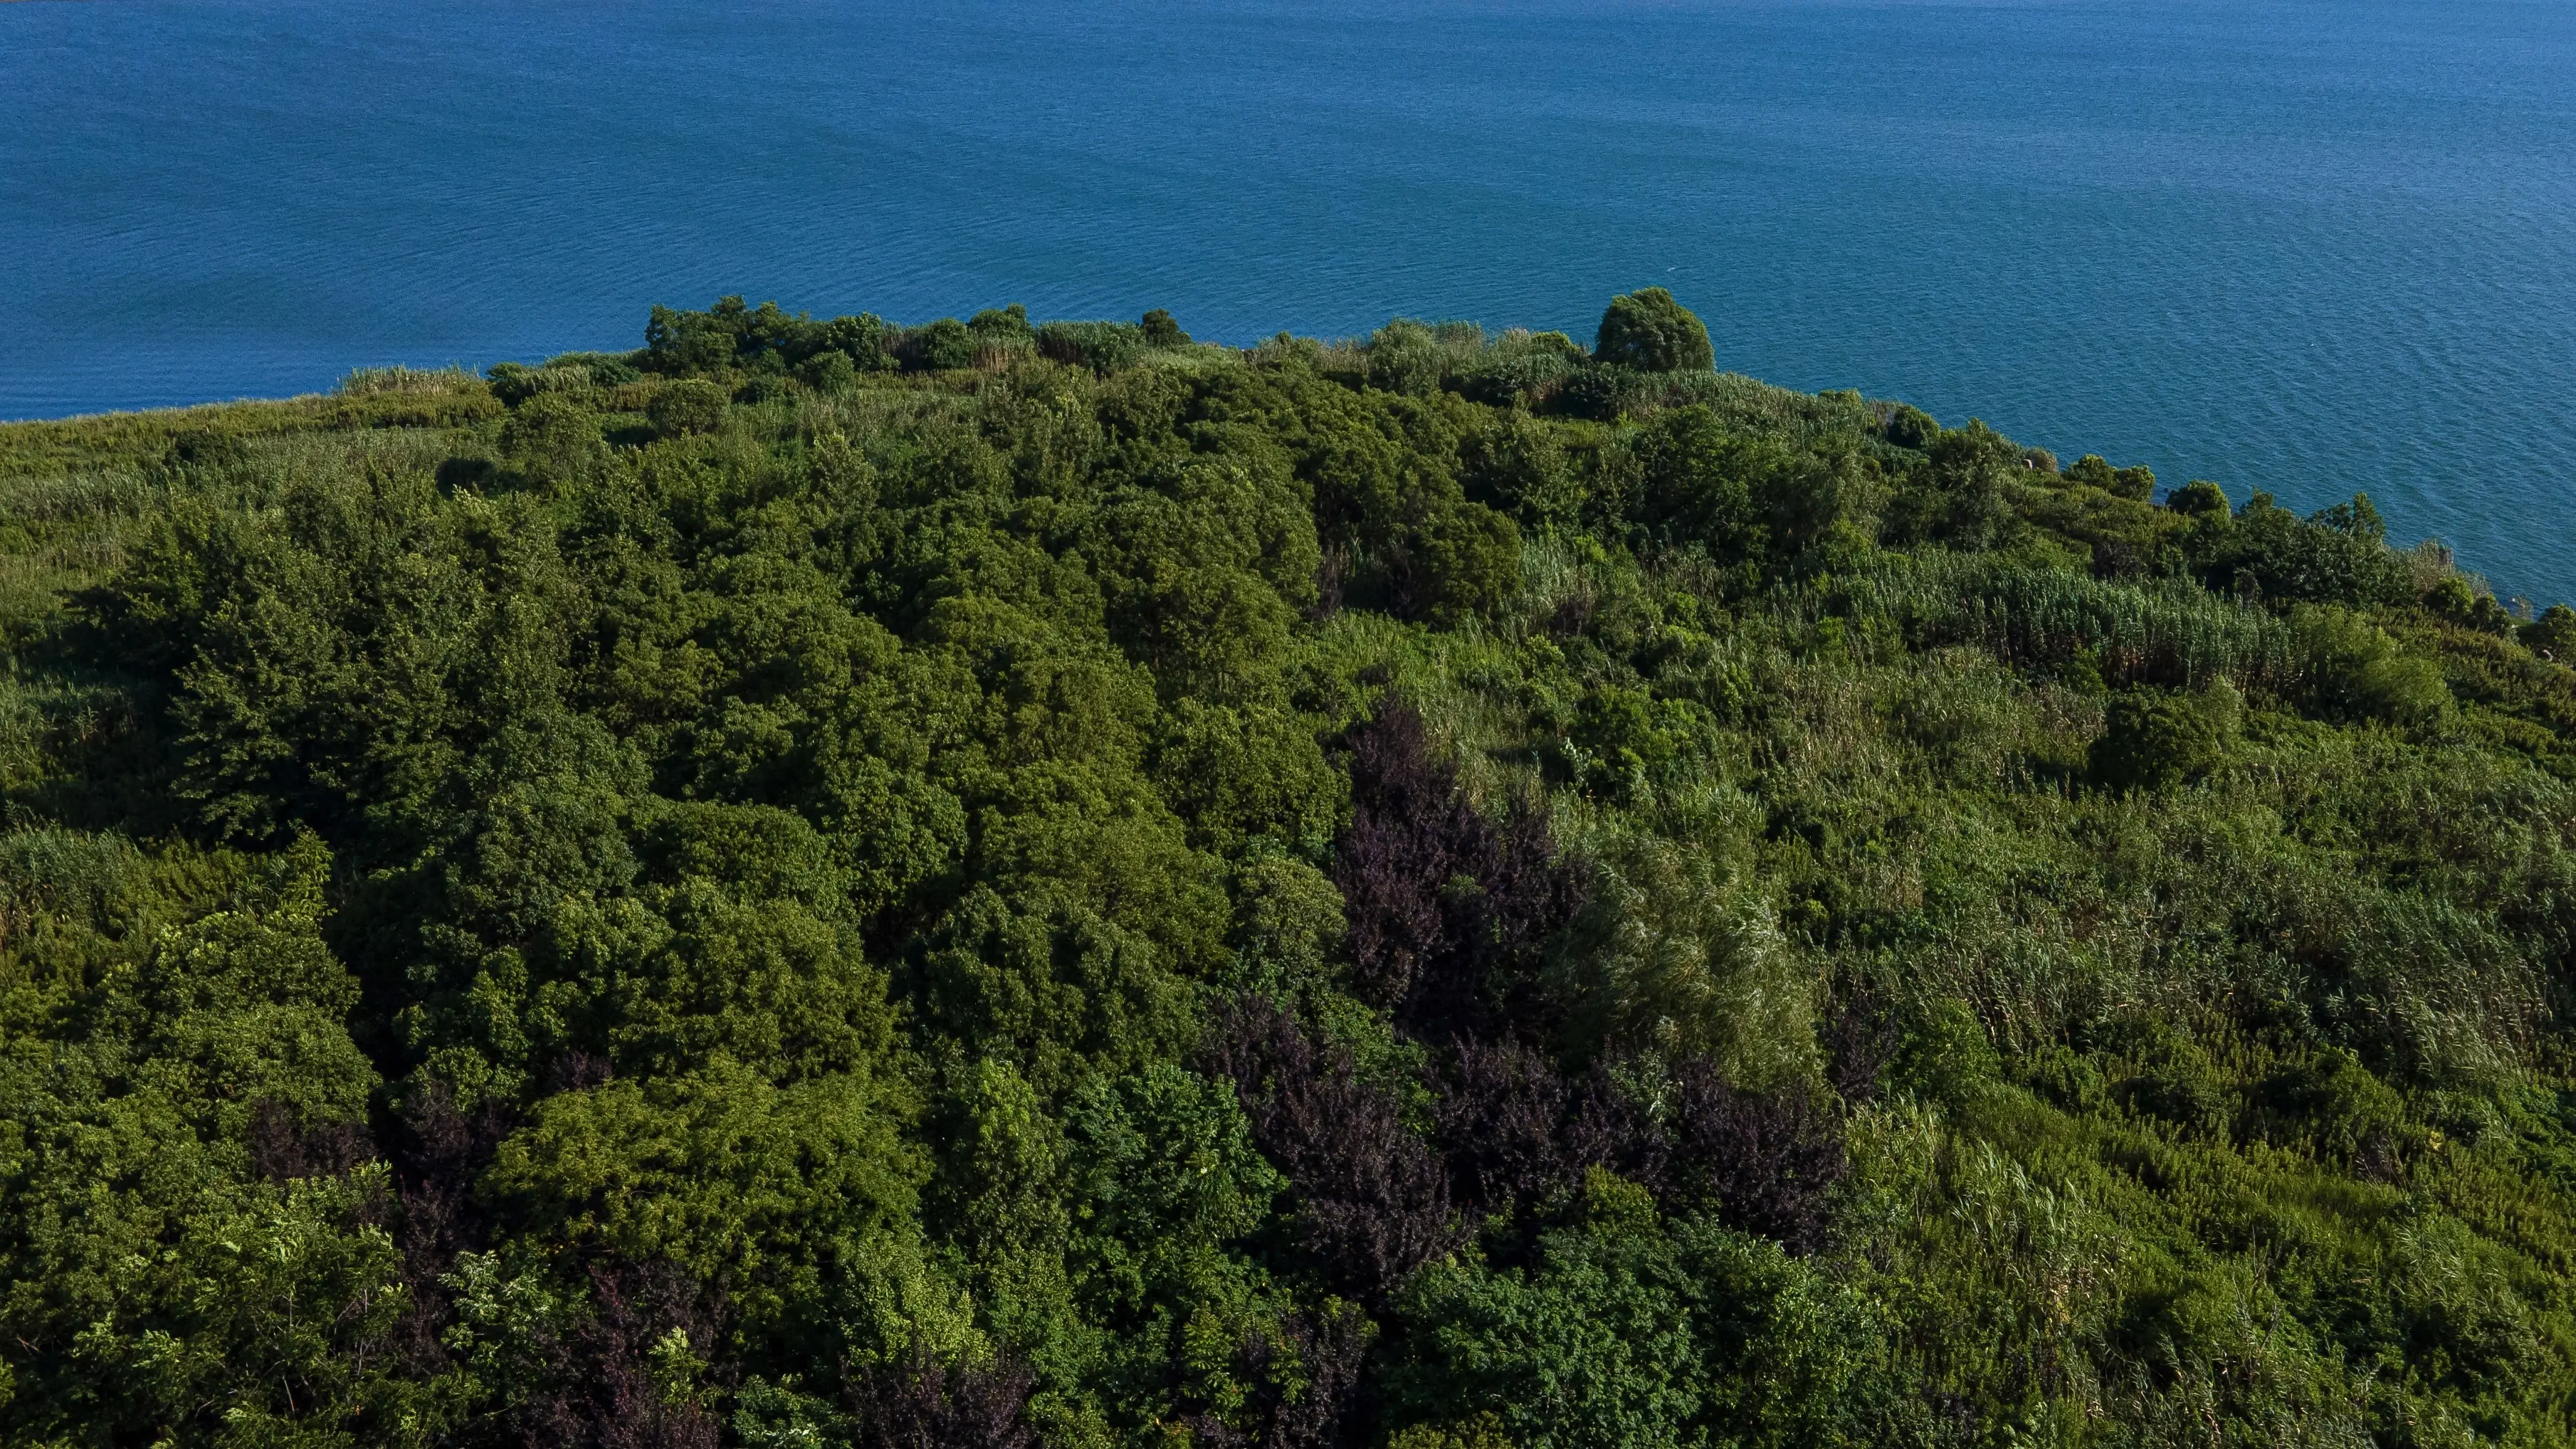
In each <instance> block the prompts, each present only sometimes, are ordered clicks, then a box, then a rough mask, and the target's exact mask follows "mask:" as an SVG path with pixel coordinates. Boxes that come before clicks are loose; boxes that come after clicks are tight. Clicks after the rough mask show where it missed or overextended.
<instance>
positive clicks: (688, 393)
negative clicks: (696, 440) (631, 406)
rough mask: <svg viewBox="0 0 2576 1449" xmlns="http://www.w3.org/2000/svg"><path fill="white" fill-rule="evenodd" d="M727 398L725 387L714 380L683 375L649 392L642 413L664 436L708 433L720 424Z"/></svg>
mask: <svg viewBox="0 0 2576 1449" xmlns="http://www.w3.org/2000/svg"><path fill="white" fill-rule="evenodd" d="M731 401H732V399H731V398H730V397H728V396H727V395H726V393H725V390H724V389H723V388H720V387H718V386H716V385H715V384H714V383H711V382H707V381H704V380H703V379H699V378H683V379H682V380H680V381H678V382H674V383H668V384H666V385H664V386H663V388H662V390H661V391H659V392H656V393H655V394H653V400H652V401H651V402H650V403H648V404H646V405H645V409H644V416H645V417H646V418H647V419H648V420H650V421H651V422H652V424H653V430H654V431H655V432H657V433H660V434H662V435H663V436H664V437H685V436H687V435H689V434H692V433H712V432H714V431H715V430H716V429H717V428H719V427H721V426H723V424H724V414H725V405H726V404H727V403H729V402H731Z"/></svg>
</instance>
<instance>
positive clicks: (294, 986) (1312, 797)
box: [0, 291, 2576, 1449]
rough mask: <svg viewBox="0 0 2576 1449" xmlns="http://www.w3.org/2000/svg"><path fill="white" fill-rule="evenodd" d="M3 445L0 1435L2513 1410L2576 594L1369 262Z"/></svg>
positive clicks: (2552, 1282)
mask: <svg viewBox="0 0 2576 1449" xmlns="http://www.w3.org/2000/svg"><path fill="white" fill-rule="evenodd" d="M647 342H648V345H647V346H645V347H644V348H642V349H640V350H638V351H636V352H634V353H631V354H622V355H605V354H576V355H570V356H565V357H560V358H556V359H554V360H553V361H551V362H548V363H546V364H544V365H542V366H534V367H527V366H514V365H505V366H502V367H498V368H495V369H493V370H492V372H491V373H490V374H489V375H488V376H486V377H477V376H472V375H468V374H463V373H454V374H451V373H418V372H405V371H401V370H389V371H382V372H373V373H362V374H359V375H356V376H353V377H351V378H350V379H349V380H348V382H347V383H346V384H345V386H344V387H343V388H342V390H341V391H340V393H338V394H337V395H334V396H331V397H326V398H308V399H298V400H293V401H289V402H282V403H260V404H237V405H231V406H222V407H211V408H203V409H194V410H189V411H184V412H175V413H159V414H140V415H125V416H117V417H109V418H98V419H85V420H75V421H71V422H63V423H44V424H22V425H14V426H10V427H6V428H0V628H5V631H6V647H7V650H8V661H9V669H8V674H7V677H6V683H5V694H0V720H5V726H0V796H5V804H6V810H7V820H6V822H5V834H0V1441H5V1442H6V1443H8V1444H11V1445H28V1446H66V1449H68V1446H146V1445H165V1444H166V1445H172V1446H181V1445H218V1444H220V1445H240V1446H254V1445H257V1446H271V1445H276V1446H285V1445H293V1446H315V1449H319V1446H332V1445H379V1444H382V1445H457V1446H479V1445H521V1444H525V1445H539V1446H548V1449H554V1446H580V1445H600V1446H636V1449H644V1446H669V1449H683V1446H714V1445H741V1446H747V1449H825V1446H867V1449H896V1446H902V1449H927V1446H986V1449H1004V1446H1009V1449H1022V1446H1027V1449H1035V1446H1041V1445H1043V1446H1051V1449H1052V1446H1061V1449H1074V1446H1085V1449H1088V1446H1111V1445H1121V1446H1126V1445H1133V1446H1147V1445H1152V1446H1181V1445H1198V1446H1212V1449H1213V1446H1260V1449H1305V1446H1353V1449H1386V1446H1395V1449H1506V1446H1509V1449H1596V1446H1685V1445H1688V1446H1711V1449H1714V1446H1745V1449H1752V1446H1779V1449H1790V1446H1836V1445H1847V1446H1905V1445H1922V1446H1931V1445H1958V1446H1970V1445H1974V1446H2002V1445H2007V1444H2026V1443H2039V1444H2051V1445H2104V1446H2112V1445H2118V1446H2128V1445H2141V1446H2143V1445H2168V1444H2169V1445H2177V1446H2180V1445H2191V1446H2206V1445H2260V1446H2265V1449H2285V1446H2298V1445H2311V1444H2319V1445H2324V1444H2332V1445H2359V1444H2365V1443H2367V1444H2377V1445H2386V1446H2399V1445H2407V1446H2415V1445H2422V1446H2435V1445H2465V1444H2471V1443H2485V1442H2493V1443H2504V1444H2513V1445H2543V1444H2560V1443H2565V1442H2568V1441H2569V1439H2570V1438H2571V1437H2576V1417H2571V1416H2576V1296H2571V1286H2576V1097H2571V1096H2570V1095H2569V1092H2568V1090H2567V1088H2568V1086H2569V1085H2570V1081H2571V1076H2570V1074H2571V1072H2576V1061H2571V1056H2570V1052H2569V1045H2570V1043H2571V1040H2576V1038H2571V1036H2570V1034H2569V1033H2570V1023H2569V1022H2568V1020H2567V1019H2566V1018H2565V1016H2564V1013H2565V1012H2566V1011H2567V1009H2568V1007H2569V1005H2570V998H2569V994H2568V990H2567V988H2568V983H2569V965H2570V960H2569V953H2570V950H2571V946H2576V786H2571V783H2570V782H2571V781H2576V672H2571V670H2570V669H2569V668H2568V667H2567V666H2565V665H2563V664H2560V663H2558V662H2556V661H2557V660H2559V659H2571V660H2576V653H2571V651H2576V613H2571V612H2570V611H2569V610H2567V609H2566V608H2564V607H2553V608H2551V609H2549V610H2547V611H2546V612H2545V613H2542V614H2541V615H2540V616H2539V617H2537V618H2536V619H2527V618H2524V617H2521V615H2523V614H2527V613H2528V612H2529V611H2528V610H2527V609H2514V608H2508V607H2506V606H2505V605H2502V604H2499V603H2498V602H2497V601H2496V600H2495V599H2494V598H2492V597H2490V596H2489V595H2487V594H2486V592H2485V591H2484V590H2483V588H2482V587H2480V586H2479V585H2478V584H2477V582H2476V581H2475V580H2474V579H2472V578H2469V577H2466V576H2464V575H2461V574H2460V573H2458V572H2456V571H2455V570H2454V568H2453V567H2452V565H2451V561H2450V560H2449V558H2448V556H2447V555H2446V554H2444V553H2443V552H2442V551H2441V550H2440V549H2439V548H2438V547H2435V546H2429V545H2428V546H2425V547H2419V548H2415V549H2412V550H2408V551H2401V550H2399V549H2396V548H2393V547H2392V546H2391V545H2390V544H2389V543H2388V542H2387V541H2386V540H2385V539H2383V537H2382V532H2383V530H2382V526H2381V524H2380V521H2379V519H2378V517H2377V515H2376V514H2375V513H2374V512H2373V510H2372V509H2371V507H2370V505H2369V503H2368V501H2367V500H2366V499H2362V498H2358V497H2356V498H2355V499H2353V501H2352V502H2351V503H2349V504H2345V505H2342V506H2338V507H2336V508H2332V509H2328V510H2326V511H2325V512H2324V513H2321V514H2319V515H2317V516H2315V517H2313V518H2303V517H2300V516H2297V515H2296V514H2294V513H2292V512H2290V511H2288V510H2285V509H2283V508H2281V507H2279V506H2277V505H2276V504H2274V502H2273V501H2272V500H2271V499H2269V498H2267V497H2264V496H2262V495H2259V494H2258V495H2255V496H2253V497H2250V498H2246V497H2241V496H2240V497H2236V498H2233V499H2231V498H2230V497H2229V496H2228V494H2227V493H2226V492H2225V491H2223V490H2222V488H2221V487H2219V486H2217V485H2213V484H2210V483H2203V482H2192V483H2189V484H2188V485H2187V486H2181V487H2166V486H2160V485H2159V483H2158V481H2157V480H2156V479H2154V478H2153V477H2152V476H2151V475H2149V474H2148V473H2147V472H2146V471H2145V470H2144V469H2141V468H2134V467H2127V468H2123V467H2115V466H2112V465H2111V464H2109V463H2107V462H2105V461H2104V460H2103V459H2101V458H2098V457H2092V456H2087V457H2084V458H2082V459H2080V460H2079V461H2076V462H2074V463H2072V464H2068V465H2065V466H2062V467H2061V465H2060V463H2059V461H2058V460H2057V459H2054V458H2051V457H2049V456H2048V455H2046V454H2044V453H2041V452H2039V451H2037V450H2031V449H2025V448H2023V447H2020V446H2018V445H2016V444H2014V443H2012V442H2010V441H2008V440H2007V439H2005V438H2003V437H2001V436H1999V435H1998V434H1997V433H1995V432H1994V431H1993V430H1991V429H1989V428H1987V427H1985V426H1983V425H1982V424H1979V423H1975V422H1968V423H1967V424H1966V425H1965V426H1963V427H1955V428H1954V427H1945V426H1943V425H1941V424H1940V423H1938V422H1936V421H1935V420H1934V419H1932V418H1930V417H1928V416H1926V415H1925V414H1923V413H1922V412H1920V411H1917V410H1915V409H1913V408H1910V407H1905V406H1901V405H1894V404H1887V403H1879V402H1873V401H1869V400H1866V399H1864V398H1862V397H1860V396H1858V395H1857V394H1834V393H1827V394H1824V395H1821V396H1807V395H1802V394H1796V393H1789V392H1783V391H1780V390H1777V389H1773V388H1769V387H1765V386H1762V385H1760V384H1758V383H1755V382H1753V381H1751V380H1749V379H1746V378H1742V377H1738V376H1734V375H1730V374H1724V373H1719V372H1715V371H1712V370H1711V366H1712V362H1713V361H1714V359H1713V358H1712V356H1711V353H1710V348H1709V344H1708V339H1707V335H1706V333H1705V331H1704V330H1703V329H1702V328H1701V327H1700V325H1699V323H1698V321H1697V319H1695V318H1692V317H1691V316H1690V315H1689V314H1688V313H1687V312H1685V311H1683V310H1682V309H1681V308H1680V307H1679V306H1678V305H1677V304H1675V303H1674V302H1673V301H1672V299H1671V298H1669V297H1668V296H1665V295H1664V294H1663V293H1662V292H1660V291H1648V292H1642V293H1638V294H1635V295H1633V296H1629V297H1623V298H1620V299H1618V300H1617V301H1615V302H1614V303H1613V304H1612V305H1611V308H1610V310H1609V312H1608V314H1607V315H1606V316H1605V318H1604V320H1603V323H1602V326H1601V331H1600V335H1599V337H1598V339H1597V341H1596V345H1595V346H1593V347H1591V348H1586V347H1584V346H1582V345H1579V344H1578V343H1576V342H1575V341H1573V340H1570V339H1568V338H1567V337H1565V336H1563V335H1561V334H1555V333H1544V334H1538V335H1531V334H1528V333H1523V332H1509V333H1504V334H1502V335H1500V336H1498V337H1496V336H1488V335H1485V334H1483V333H1481V332H1480V331H1479V330H1478V329H1477V328H1475V327H1472V326H1466V325H1460V324H1444V325H1438V326H1432V325H1426V324H1420V323H1414V322H1409V321H1397V322H1392V323H1390V324H1388V325H1387V326H1386V327H1385V328H1383V329H1381V330H1380V331H1378V332H1377V333H1376V334H1375V335H1374V336H1372V337H1370V338H1368V339H1366V340H1364V341H1351V342H1345V343H1337V344H1326V343H1319V342H1316V341H1312V340H1308V339H1300V338H1295V337H1291V336H1288V335H1286V334H1282V335H1281V336H1280V337H1278V338H1276V339H1274V340H1273V341H1271V342H1268V343H1265V344H1263V345H1261V346H1260V347H1257V348H1254V349H1250V350H1248V351H1247V350H1236V349H1230V348H1223V347H1215V346H1209V345H1203V344H1194V343H1192V342H1191V341H1190V339H1189V338H1188V337H1187V336H1185V335H1184V334H1183V333H1182V332H1181V330H1180V328H1179V327H1178V326H1177V325H1175V323H1174V322H1173V320H1172V319H1171V318H1169V317H1168V316H1165V315H1163V314H1161V313H1153V314H1148V316H1147V317H1146V318H1145V320H1144V321H1143V322H1142V323H1141V324H1128V323H1107V322H1090V323H1048V324H1045V325H1043V326H1033V325H1032V324H1031V323H1030V322H1029V320H1028V319H1027V318H1026V316H1025V315H1024V314H1023V313H1021V312H1020V311H1019V310H1018V309H1009V310H1004V311H993V312H986V313H982V314H979V315H977V316H976V317H974V318H973V319H972V320H969V321H964V322H960V321H956V320H953V319H952V320H942V321H939V322H934V323H931V324H929V325H927V326H920V327H911V328H902V327H896V326H893V325H890V324H887V323H885V322H882V321H880V320H879V319H877V318H875V317H869V316H862V317H851V318H840V319H836V320H832V321H827V322H818V321H812V320H809V319H806V318H804V317H801V316H794V315H790V314H787V313H784V312H782V311H780V310H779V309H777V308H775V307H772V306H766V305H764V306H762V307H759V308H747V307H745V306H744V305H743V304H742V303H741V302H740V301H739V300H738V299H728V300H726V301H725V302H724V303H722V304H720V305H718V306H717V307H715V308H714V309H712V310H711V311H707V312H672V311H659V310H657V311H656V312H655V314H654V316H653V318H652V323H651V326H650V329H649V331H648V333H647Z"/></svg>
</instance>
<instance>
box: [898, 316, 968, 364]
mask: <svg viewBox="0 0 2576 1449" xmlns="http://www.w3.org/2000/svg"><path fill="white" fill-rule="evenodd" d="M978 345H979V342H978V339H977V338H976V336H975V334H974V333H972V332H970V331H968V330H967V329H966V324H965V323H963V322H960V321H958V320H957V319H956V318H954V317H942V318H940V319H939V320H938V321H936V322H933V323H931V324H930V325H928V326H926V327H916V328H914V329H912V330H911V331H910V332H907V333H905V334H904V335H903V342H902V346H901V355H902V357H903V359H904V361H905V363H906V364H908V365H909V366H911V367H913V368H915V369H918V370H920V371H924V372H955V371H957V370H958V369H960V368H967V367H973V366H974V365H975V351H976V348H977V346H978Z"/></svg>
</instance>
